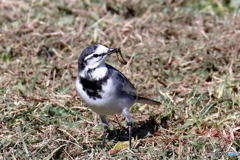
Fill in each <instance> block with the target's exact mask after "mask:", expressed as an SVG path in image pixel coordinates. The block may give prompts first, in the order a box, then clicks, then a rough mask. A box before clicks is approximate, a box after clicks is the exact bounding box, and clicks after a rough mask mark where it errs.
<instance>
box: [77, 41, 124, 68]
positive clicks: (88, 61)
mask: <svg viewBox="0 0 240 160" xmlns="http://www.w3.org/2000/svg"><path fill="white" fill-rule="evenodd" d="M118 51H119V48H108V47H105V46H103V45H101V44H96V45H92V46H89V47H87V48H85V49H84V50H83V51H82V53H81V55H80V57H79V59H78V69H79V71H81V70H84V69H85V68H86V67H87V69H94V68H97V67H99V66H100V65H101V64H103V63H104V60H105V58H106V57H107V56H108V55H110V54H112V53H116V52H118Z"/></svg>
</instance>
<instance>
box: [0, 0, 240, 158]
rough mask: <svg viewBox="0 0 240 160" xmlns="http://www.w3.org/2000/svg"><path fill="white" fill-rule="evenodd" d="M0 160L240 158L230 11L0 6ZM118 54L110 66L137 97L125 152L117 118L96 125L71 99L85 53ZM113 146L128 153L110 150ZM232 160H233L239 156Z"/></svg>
mask: <svg viewBox="0 0 240 160" xmlns="http://www.w3.org/2000/svg"><path fill="white" fill-rule="evenodd" d="M0 10H1V12H0V14H1V15H0V44H1V45H0V95H1V97H0V105H1V108H0V123H1V125H0V159H83V158H88V159H99V158H102V159H110V158H112V159H154V158H159V159H210V158H212V159H219V158H222V159H224V158H227V159H236V156H227V153H229V152H238V153H239V152H240V87H239V84H240V83H239V82H240V45H239V42H240V27H239V26H240V14H239V13H240V12H239V2H238V1H237V0H235V1H234V0H229V1H227V0H202V1H201V0H189V1H186V0H180V1H174V0H170V1H168V0H163V1H157V0H150V1H145V0H143V1H141V0H134V1H126V0H123V1H121V0H103V1H101V2H98V1H97V0H93V1H90V0H83V1H77V0H73V1H67V0H61V1H57V0H52V1H47V0H41V1H33V0H23V1H16V0H11V1H7V0H2V1H0ZM97 43H99V44H103V45H106V46H108V47H120V48H121V50H122V54H123V55H124V57H125V59H126V60H127V61H128V63H127V65H123V64H121V63H120V62H119V61H118V60H117V58H116V56H114V55H112V56H111V57H109V58H108V59H107V63H109V64H111V65H112V66H114V67H115V68H117V69H119V70H120V71H121V72H122V73H124V74H125V75H126V76H127V77H128V78H129V79H130V81H131V82H132V83H133V84H134V86H135V87H136V88H137V90H138V92H139V95H141V96H144V97H149V98H152V99H154V100H157V101H160V102H161V103H162V105H161V106H149V105H141V104H135V105H134V106H133V107H132V108H131V109H130V111H131V117H132V118H133V121H134V126H135V128H134V143H133V149H132V150H129V149H127V148H125V149H119V150H118V149H116V147H115V148H114V146H115V145H116V144H117V143H118V142H122V141H123V142H124V141H125V140H127V126H126V123H125V120H124V118H123V117H122V116H121V115H116V116H109V117H108V121H109V124H110V129H111V131H110V133H109V136H108V138H107V146H106V148H105V149H101V140H102V132H103V128H102V126H101V123H100V122H99V117H98V116H97V115H96V114H94V113H93V112H92V111H91V110H90V109H88V108H87V106H86V105H85V103H84V102H82V100H81V99H80V97H79V96H78V95H77V93H76V90H75V87H74V81H75V78H76V76H77V60H78V57H79V55H80V53H81V51H82V50H83V49H84V48H85V47H87V46H90V45H92V44H97ZM118 146H120V147H121V146H122V147H123V146H124V145H123V144H121V143H118ZM238 158H239V157H238Z"/></svg>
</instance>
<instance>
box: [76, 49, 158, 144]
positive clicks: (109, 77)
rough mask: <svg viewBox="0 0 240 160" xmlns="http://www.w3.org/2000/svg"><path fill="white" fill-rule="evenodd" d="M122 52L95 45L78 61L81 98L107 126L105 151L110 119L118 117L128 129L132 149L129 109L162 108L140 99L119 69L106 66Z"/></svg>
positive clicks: (146, 99)
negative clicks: (137, 105) (108, 59)
mask: <svg viewBox="0 0 240 160" xmlns="http://www.w3.org/2000/svg"><path fill="white" fill-rule="evenodd" d="M119 50H120V49H119V48H107V47H105V46H103V45H100V44H96V45H92V46H89V47H87V48H85V49H84V50H83V51H82V53H81V55H80V57H79V59H78V77H77V79H76V82H75V85H76V90H77V92H78V94H79V95H80V96H81V98H82V99H83V101H84V102H85V103H86V104H87V105H88V106H89V108H91V109H92V110H93V111H94V112H96V113H97V114H99V116H100V118H101V120H102V124H103V126H104V137H103V141H102V147H104V145H105V138H106V134H107V130H108V123H107V120H106V116H107V115H113V114H119V113H122V115H123V116H124V117H125V118H126V121H127V125H128V126H129V147H130V148H131V139H132V128H133V124H132V120H131V117H130V116H129V108H130V107H131V106H132V105H133V104H134V103H144V104H151V105H160V103H159V102H157V101H154V100H151V99H148V98H143V97H139V96H137V91H136V89H135V88H134V86H133V85H132V83H131V82H129V80H128V79H127V78H126V77H125V76H124V75H123V74H122V73H121V72H120V71H118V70H117V69H115V68H113V67H112V66H110V65H108V64H106V63H104V60H105V58H106V57H107V56H108V55H111V54H112V53H117V52H119Z"/></svg>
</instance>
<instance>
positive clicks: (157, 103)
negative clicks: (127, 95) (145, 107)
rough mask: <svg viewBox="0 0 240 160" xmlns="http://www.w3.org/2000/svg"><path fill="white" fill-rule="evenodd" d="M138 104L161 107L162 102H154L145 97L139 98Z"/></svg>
mask: <svg viewBox="0 0 240 160" xmlns="http://www.w3.org/2000/svg"><path fill="white" fill-rule="evenodd" d="M136 103H144V104H151V105H161V103H160V102H157V101H154V100H152V99H148V98H144V97H137V101H136Z"/></svg>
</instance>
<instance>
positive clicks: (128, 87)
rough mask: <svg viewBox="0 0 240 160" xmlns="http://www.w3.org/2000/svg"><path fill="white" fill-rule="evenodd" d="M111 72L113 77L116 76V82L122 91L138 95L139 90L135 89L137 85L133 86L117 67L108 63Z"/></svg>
mask: <svg viewBox="0 0 240 160" xmlns="http://www.w3.org/2000/svg"><path fill="white" fill-rule="evenodd" d="M106 65H107V67H108V69H109V72H110V74H111V75H112V77H114V78H115V79H116V80H118V81H117V83H116V87H117V88H118V89H119V90H121V91H122V93H126V94H129V95H132V96H134V97H137V91H136V89H135V87H134V86H133V84H132V83H131V82H130V81H129V80H128V79H127V78H126V77H125V76H124V75H123V74H122V73H121V72H120V71H118V70H117V69H115V68H114V67H112V66H110V65H108V64H106Z"/></svg>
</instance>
